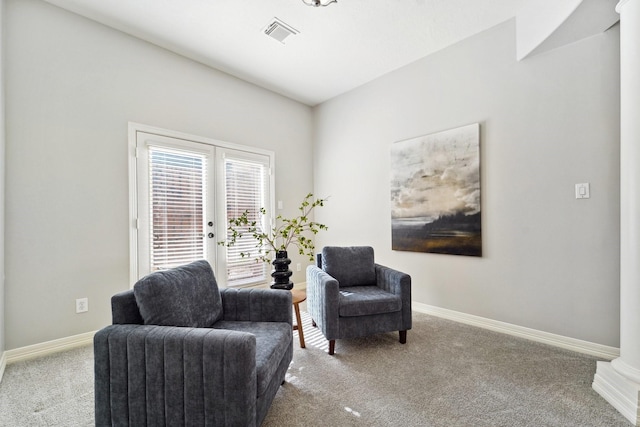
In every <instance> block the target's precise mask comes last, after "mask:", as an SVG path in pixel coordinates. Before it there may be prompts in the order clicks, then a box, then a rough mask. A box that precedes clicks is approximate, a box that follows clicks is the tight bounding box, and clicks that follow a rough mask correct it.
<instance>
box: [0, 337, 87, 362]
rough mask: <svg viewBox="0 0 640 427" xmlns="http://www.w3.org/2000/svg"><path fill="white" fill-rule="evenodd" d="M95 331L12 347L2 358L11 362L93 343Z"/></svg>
mask: <svg viewBox="0 0 640 427" xmlns="http://www.w3.org/2000/svg"><path fill="white" fill-rule="evenodd" d="M95 333H96V331H93V332H85V333H84V334H79V335H73V336H70V337H66V338H60V339H57V340H52V341H46V342H43V343H39V344H34V345H29V346H26V347H20V348H14V349H13V350H7V351H5V352H4V354H3V358H4V359H6V364H11V363H14V362H18V361H21V360H27V359H33V358H36V357H42V356H46V355H47V354H52V353H57V352H59V351H64V350H71V349H73V348H76V347H81V346H83V345H89V344H91V343H93V336H94V335H95ZM0 369H1V367H0Z"/></svg>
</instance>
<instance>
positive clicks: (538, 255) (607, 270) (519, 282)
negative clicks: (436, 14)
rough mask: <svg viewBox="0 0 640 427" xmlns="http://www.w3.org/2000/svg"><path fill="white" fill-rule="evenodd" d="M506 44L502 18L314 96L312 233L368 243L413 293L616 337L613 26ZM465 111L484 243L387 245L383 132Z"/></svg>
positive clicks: (415, 127) (421, 130) (404, 134)
mask: <svg viewBox="0 0 640 427" xmlns="http://www.w3.org/2000/svg"><path fill="white" fill-rule="evenodd" d="M515 56H516V55H515V28H514V22H513V21H511V22H508V23H505V24H502V25H499V26H497V27H495V28H493V29H490V30H488V31H486V32H485V33H482V34H480V35H477V36H474V37H472V38H470V39H467V40H465V41H463V42H461V43H459V44H457V45H455V46H452V47H450V48H447V49H445V50H443V51H440V52H438V53H436V54H434V55H433V56H430V57H427V58H424V59H422V60H419V61H417V62H415V63H413V64H411V65H409V66H407V67H404V68H402V69H399V70H397V71H395V72H393V73H390V74H388V75H386V76H384V77H382V78H379V79H377V80H375V81H373V82H371V83H369V84H367V85H364V86H362V87H360V88H358V89H356V90H354V91H352V92H349V93H347V94H345V95H342V96H339V97H337V98H335V99H333V100H331V101H328V102H326V103H324V104H322V105H320V106H318V107H316V108H315V110H314V112H315V114H316V116H315V121H316V123H315V126H316V130H317V135H316V140H315V143H314V144H315V148H314V185H315V192H316V194H318V195H321V196H331V198H330V202H329V203H328V204H327V206H326V207H325V208H323V209H322V210H320V211H319V212H318V214H317V216H316V220H318V221H321V222H324V223H325V224H327V225H328V226H329V231H328V232H326V233H323V234H321V235H320V236H319V237H318V239H317V243H318V244H317V246H318V247H322V246H323V245H330V244H331V245H351V244H354V245H356V244H368V245H372V246H373V247H374V248H375V251H376V258H377V260H378V261H379V262H380V263H382V264H387V265H390V266H393V267H397V268H399V269H401V270H404V271H406V272H408V273H410V274H411V276H412V278H413V299H414V300H415V301H417V302H420V303H423V304H429V305H434V306H438V307H443V308H447V309H450V310H455V311H460V312H464V313H469V314H473V315H477V316H482V317H486V318H490V319H495V320H499V321H503V322H508V323H512V324H515V325H520V326H525V327H529V328H533V329H537V330H541V331H546V332H551V333H555V334H559V335H563V336H568V337H572V338H577V339H582V340H586V341H590V342H594V343H599V344H603V345H608V346H614V347H617V346H619V258H620V257H619V228H620V224H619V205H620V198H619V139H620V135H619V122H620V111H619V94H620V92H619V31H618V28H617V27H614V28H613V29H612V30H609V31H607V32H606V33H603V34H600V35H597V36H594V37H591V38H588V39H584V40H582V41H580V42H577V43H574V44H571V45H568V46H565V47H563V48H559V49H556V50H553V51H550V52H547V53H544V54H540V55H537V56H534V57H531V58H529V59H526V60H524V61H522V62H517V61H516V60H515ZM474 122H480V123H481V158H482V159H481V180H482V215H483V249H484V255H483V257H482V258H473V257H463V256H451V255H439V254H427V253H411V252H399V251H392V250H391V224H390V223H391V221H390V194H389V177H390V174H389V167H390V166H389V153H390V147H391V145H392V143H394V142H396V141H400V140H404V139H407V138H411V137H415V136H419V135H425V134H429V133H433V132H438V131H441V130H445V129H450V128H455V127H458V126H462V125H466V124H469V123H474ZM581 182H590V183H591V198H590V199H588V200H576V199H575V197H574V185H575V184H576V183H581Z"/></svg>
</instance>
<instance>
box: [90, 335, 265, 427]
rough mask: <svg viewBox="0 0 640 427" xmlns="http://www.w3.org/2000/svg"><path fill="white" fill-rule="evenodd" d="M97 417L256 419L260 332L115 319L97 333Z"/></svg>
mask: <svg viewBox="0 0 640 427" xmlns="http://www.w3.org/2000/svg"><path fill="white" fill-rule="evenodd" d="M94 353H95V402H96V413H95V421H96V425H97V426H104V425H144V424H145V422H146V423H147V425H192V424H195V425H204V424H205V420H204V419H202V418H203V417H204V416H205V414H206V417H207V418H208V419H207V420H206V424H207V425H209V424H211V425H225V423H227V422H228V421H229V420H233V422H234V423H236V421H237V424H238V425H254V424H255V411H247V408H250V407H251V406H254V407H255V404H256V398H255V396H256V393H257V391H256V387H257V385H256V366H255V356H256V339H255V336H254V335H252V334H249V333H245V332H237V331H228V330H216V329H208V328H181V327H172V326H154V325H111V326H107V327H106V328H104V329H101V330H100V331H98V332H97V333H96V335H95V337H94Z"/></svg>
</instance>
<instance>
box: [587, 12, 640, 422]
mask: <svg viewBox="0 0 640 427" xmlns="http://www.w3.org/2000/svg"><path fill="white" fill-rule="evenodd" d="M616 11H617V12H618V13H619V14H620V357H619V358H617V359H615V360H613V361H612V362H610V363H609V362H598V366H597V370H596V375H595V377H594V380H593V388H594V389H595V390H596V391H597V392H598V393H599V394H600V395H601V396H602V397H604V398H605V399H606V400H607V401H608V402H609V403H611V405H613V406H614V407H615V408H616V409H617V410H618V411H620V413H622V414H623V415H624V416H625V417H626V418H627V419H629V420H630V421H631V422H632V423H633V424H634V425H636V426H637V425H640V423H639V421H640V415H639V412H640V120H639V119H638V118H640V43H639V42H638V41H639V40H640V0H621V1H620V2H619V3H618V5H617V6H616Z"/></svg>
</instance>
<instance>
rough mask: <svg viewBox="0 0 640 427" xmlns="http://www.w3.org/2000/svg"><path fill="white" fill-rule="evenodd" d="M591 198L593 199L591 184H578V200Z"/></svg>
mask: <svg viewBox="0 0 640 427" xmlns="http://www.w3.org/2000/svg"><path fill="white" fill-rule="evenodd" d="M589 197H591V194H590V191H589V183H588V182H583V183H582V184H576V199H588V198H589Z"/></svg>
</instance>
